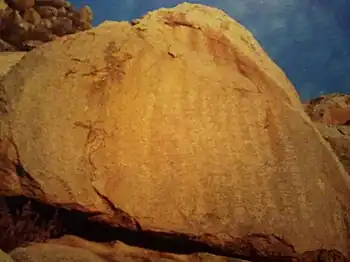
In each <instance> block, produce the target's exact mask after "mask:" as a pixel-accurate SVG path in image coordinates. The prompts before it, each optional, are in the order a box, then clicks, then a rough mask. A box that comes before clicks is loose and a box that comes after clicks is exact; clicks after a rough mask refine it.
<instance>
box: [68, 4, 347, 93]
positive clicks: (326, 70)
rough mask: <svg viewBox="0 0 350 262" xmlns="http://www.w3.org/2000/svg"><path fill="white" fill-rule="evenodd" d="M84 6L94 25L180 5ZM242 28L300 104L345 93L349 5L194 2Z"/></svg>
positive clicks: (129, 18) (132, 17)
mask: <svg viewBox="0 0 350 262" xmlns="http://www.w3.org/2000/svg"><path fill="white" fill-rule="evenodd" d="M70 2H71V3H73V4H74V5H76V6H78V7H81V6H82V5H89V6H90V7H91V8H92V10H93V12H94V15H95V19H94V25H98V24H99V23H101V22H102V21H104V20H131V19H134V18H138V17H140V16H142V15H143V14H145V13H146V12H147V11H150V10H153V9H157V8H160V7H173V6H175V5H177V4H179V3H181V2H183V1H181V0H101V1H96V0H72V1H70ZM188 2H193V3H201V4H207V5H211V6H216V7H218V8H221V9H223V10H224V11H225V12H226V13H228V14H229V15H230V16H232V17H233V18H234V19H236V20H237V21H239V22H240V23H242V24H243V25H244V26H246V27H247V28H248V29H249V30H250V31H251V32H252V33H253V34H254V36H255V37H256V38H257V40H258V41H259V42H260V43H261V45H262V46H263V47H264V49H265V50H266V51H267V53H268V54H269V55H270V57H271V58H273V59H274V60H275V62H276V63H277V64H278V65H279V66H280V67H281V68H282V69H283V70H284V71H285V73H286V74H287V75H288V77H289V79H290V80H291V81H292V82H293V84H294V85H295V86H296V89H297V90H298V92H299V94H300V96H301V98H302V99H304V100H306V99H309V98H312V97H316V96H319V95H320V94H323V93H331V92H344V93H350V0H201V1H199V0H197V1H188Z"/></svg>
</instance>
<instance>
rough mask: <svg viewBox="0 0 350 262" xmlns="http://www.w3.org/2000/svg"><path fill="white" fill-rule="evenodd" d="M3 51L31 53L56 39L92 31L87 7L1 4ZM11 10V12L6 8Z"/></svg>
mask: <svg viewBox="0 0 350 262" xmlns="http://www.w3.org/2000/svg"><path fill="white" fill-rule="evenodd" d="M1 2H2V3H0V7H1V6H2V7H1V9H0V51H29V50H32V49H34V48H36V47H38V46H40V45H42V44H43V43H46V42H50V41H52V40H54V39H56V38H57V37H61V36H64V35H68V34H74V33H77V32H79V31H84V30H86V29H90V28H91V21H92V18H93V15H92V11H91V9H90V8H89V7H88V6H84V7H83V8H82V9H81V10H79V11H78V10H76V9H75V8H73V7H72V6H71V5H70V3H69V2H66V1H63V0H62V1H60V0H45V1H42V0H41V1H39V0H36V1H34V0H6V1H5V2H6V3H5V2H4V1H3V0H1ZM7 6H8V8H6V7H7Z"/></svg>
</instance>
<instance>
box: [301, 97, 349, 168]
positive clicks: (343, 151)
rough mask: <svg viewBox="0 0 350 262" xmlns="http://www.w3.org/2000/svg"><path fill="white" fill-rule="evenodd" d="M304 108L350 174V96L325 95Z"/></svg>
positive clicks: (309, 102) (308, 103) (306, 104)
mask: <svg viewBox="0 0 350 262" xmlns="http://www.w3.org/2000/svg"><path fill="white" fill-rule="evenodd" d="M304 108H305V111H306V113H307V114H308V115H309V116H310V118H311V119H312V120H313V121H315V126H316V127H317V129H318V130H319V131H320V132H321V134H322V136H323V137H324V138H325V139H326V140H327V141H328V142H329V143H330V145H331V147H332V148H333V150H334V152H335V153H336V155H337V156H338V157H339V159H340V161H341V162H342V164H343V165H344V167H345V169H346V170H347V172H348V173H349V174H350V95H348V94H328V95H324V96H321V97H318V98H315V99H312V100H310V101H308V102H307V103H305V104H304Z"/></svg>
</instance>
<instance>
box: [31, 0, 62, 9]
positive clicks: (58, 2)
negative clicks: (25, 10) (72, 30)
mask: <svg viewBox="0 0 350 262" xmlns="http://www.w3.org/2000/svg"><path fill="white" fill-rule="evenodd" d="M35 5H37V6H40V5H46V6H53V7H56V8H60V7H66V6H67V4H66V1H65V0H36V1H35Z"/></svg>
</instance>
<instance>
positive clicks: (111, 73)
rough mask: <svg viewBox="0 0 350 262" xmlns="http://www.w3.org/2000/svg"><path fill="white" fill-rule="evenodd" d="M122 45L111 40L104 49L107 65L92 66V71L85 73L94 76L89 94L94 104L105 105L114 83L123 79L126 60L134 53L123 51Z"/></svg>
mask: <svg viewBox="0 0 350 262" xmlns="http://www.w3.org/2000/svg"><path fill="white" fill-rule="evenodd" d="M122 47H123V45H120V46H118V44H117V43H116V42H115V41H110V42H109V43H108V45H107V47H106V48H105V50H104V61H105V67H104V68H102V69H98V68H97V67H96V66H92V70H91V72H89V73H88V74H85V75H89V76H92V77H93V84H92V86H91V88H90V92H89V94H88V96H89V97H88V98H89V99H88V100H90V102H92V103H93V104H98V105H104V104H105V103H106V101H107V100H108V97H109V95H110V91H111V90H110V89H111V88H112V85H113V84H116V83H121V82H122V81H123V78H124V75H125V65H126V62H127V61H128V60H130V59H131V58H132V55H131V54H130V53H128V52H124V51H122V50H121V49H122Z"/></svg>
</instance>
